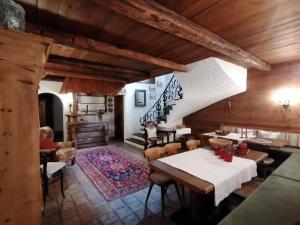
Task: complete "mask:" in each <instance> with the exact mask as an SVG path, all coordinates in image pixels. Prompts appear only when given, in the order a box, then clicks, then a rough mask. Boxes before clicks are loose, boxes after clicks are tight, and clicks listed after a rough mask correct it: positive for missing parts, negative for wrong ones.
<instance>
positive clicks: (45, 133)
mask: <svg viewBox="0 0 300 225" xmlns="http://www.w3.org/2000/svg"><path fill="white" fill-rule="evenodd" d="M40 138H48V139H50V140H52V141H53V139H54V132H53V129H52V128H51V127H40Z"/></svg>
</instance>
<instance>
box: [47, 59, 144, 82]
mask: <svg viewBox="0 0 300 225" xmlns="http://www.w3.org/2000/svg"><path fill="white" fill-rule="evenodd" d="M48 62H51V63H59V64H65V65H70V66H75V67H79V68H87V69H91V70H95V71H98V72H99V73H101V72H104V73H111V75H117V76H118V75H125V76H136V77H137V78H138V77H139V78H141V77H143V78H145V79H146V78H149V74H147V73H145V72H141V71H138V70H131V69H126V68H121V67H113V66H108V65H103V64H99V63H93V62H86V61H82V60H77V59H70V58H65V57H59V56H51V57H50V58H49V59H48Z"/></svg>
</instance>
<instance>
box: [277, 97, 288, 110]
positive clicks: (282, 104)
mask: <svg viewBox="0 0 300 225" xmlns="http://www.w3.org/2000/svg"><path fill="white" fill-rule="evenodd" d="M279 104H280V105H281V106H282V107H283V108H284V109H285V110H287V109H288V108H289V106H290V100H288V99H287V100H284V101H282V100H279Z"/></svg>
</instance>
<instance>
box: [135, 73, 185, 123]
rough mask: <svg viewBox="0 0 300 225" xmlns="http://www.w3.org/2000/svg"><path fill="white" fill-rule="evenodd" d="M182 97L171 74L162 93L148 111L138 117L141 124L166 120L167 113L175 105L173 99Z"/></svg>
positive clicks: (179, 86)
mask: <svg viewBox="0 0 300 225" xmlns="http://www.w3.org/2000/svg"><path fill="white" fill-rule="evenodd" d="M182 98H183V92H182V87H181V85H180V84H179V82H178V81H177V80H176V78H175V76H174V75H173V76H172V78H171V79H170V81H169V83H168V85H167V86H166V88H165V90H164V91H163V93H162V94H161V95H160V97H159V99H158V100H157V101H156V103H155V104H154V105H153V106H152V107H151V108H150V109H149V110H148V112H147V113H146V114H145V115H144V116H142V117H141V118H140V123H141V126H144V125H145V124H146V123H147V122H148V121H152V122H156V123H159V122H160V121H165V122H167V115H168V114H169V113H170V111H171V110H172V108H173V106H174V105H176V104H175V101H176V100H179V99H182Z"/></svg>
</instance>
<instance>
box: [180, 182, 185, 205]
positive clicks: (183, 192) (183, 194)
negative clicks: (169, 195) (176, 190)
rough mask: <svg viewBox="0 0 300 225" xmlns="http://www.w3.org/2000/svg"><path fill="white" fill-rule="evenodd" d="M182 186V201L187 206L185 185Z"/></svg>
mask: <svg viewBox="0 0 300 225" xmlns="http://www.w3.org/2000/svg"><path fill="white" fill-rule="evenodd" d="M180 186H181V193H182V201H183V204H185V190H184V185H182V184H180Z"/></svg>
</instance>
